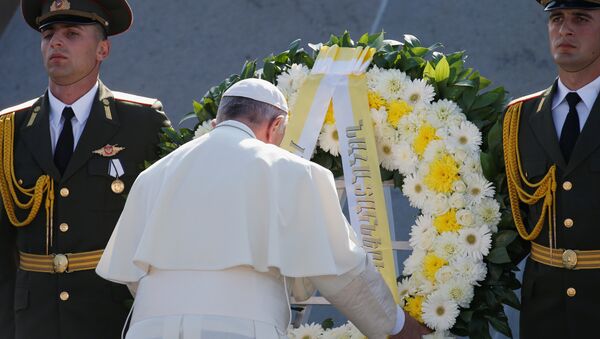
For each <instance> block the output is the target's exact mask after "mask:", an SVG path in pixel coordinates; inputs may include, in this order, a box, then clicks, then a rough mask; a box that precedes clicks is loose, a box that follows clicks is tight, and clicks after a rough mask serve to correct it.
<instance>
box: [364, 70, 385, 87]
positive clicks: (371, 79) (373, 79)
mask: <svg viewBox="0 0 600 339" xmlns="http://www.w3.org/2000/svg"><path fill="white" fill-rule="evenodd" d="M382 72H385V70H384V69H381V68H379V67H377V66H373V68H371V69H370V70H369V71H368V72H367V87H368V88H369V90H371V91H375V90H376V87H377V84H378V83H379V81H380V80H379V78H380V77H381V73H382Z"/></svg>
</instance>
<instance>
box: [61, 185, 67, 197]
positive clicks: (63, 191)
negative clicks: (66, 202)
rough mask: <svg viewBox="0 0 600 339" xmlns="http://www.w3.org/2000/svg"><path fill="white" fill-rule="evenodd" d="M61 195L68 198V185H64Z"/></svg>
mask: <svg viewBox="0 0 600 339" xmlns="http://www.w3.org/2000/svg"><path fill="white" fill-rule="evenodd" d="M60 196H61V197H63V198H66V197H68V196H69V189H68V188H66V187H63V188H61V189H60Z"/></svg>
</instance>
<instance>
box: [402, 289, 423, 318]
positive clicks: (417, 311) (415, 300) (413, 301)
mask: <svg viewBox="0 0 600 339" xmlns="http://www.w3.org/2000/svg"><path fill="white" fill-rule="evenodd" d="M423 299H424V297H423V296H422V295H416V296H414V297H409V298H408V299H407V300H406V305H404V310H406V312H408V314H409V315H410V316H411V317H413V318H415V319H417V320H419V321H420V322H423V318H422V315H423V314H422V312H423V311H422V307H423Z"/></svg>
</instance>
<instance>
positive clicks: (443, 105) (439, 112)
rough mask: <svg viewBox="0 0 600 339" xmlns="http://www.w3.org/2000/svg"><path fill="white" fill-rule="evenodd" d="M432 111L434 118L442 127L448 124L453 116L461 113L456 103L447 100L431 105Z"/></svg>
mask: <svg viewBox="0 0 600 339" xmlns="http://www.w3.org/2000/svg"><path fill="white" fill-rule="evenodd" d="M431 111H432V113H433V116H435V117H436V118H437V120H438V121H439V122H440V123H441V124H442V125H444V124H446V123H447V122H448V120H449V118H450V117H451V116H453V115H458V114H459V113H461V110H460V108H459V107H458V105H457V104H456V103H455V102H454V101H451V100H447V99H442V100H438V101H435V102H433V103H432V104H431Z"/></svg>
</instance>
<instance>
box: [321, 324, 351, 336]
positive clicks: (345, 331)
mask: <svg viewBox="0 0 600 339" xmlns="http://www.w3.org/2000/svg"><path fill="white" fill-rule="evenodd" d="M321 338H323V339H350V325H348V323H346V324H345V325H343V326H340V327H336V328H330V329H328V330H326V331H325V332H323V335H322V336H321Z"/></svg>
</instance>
